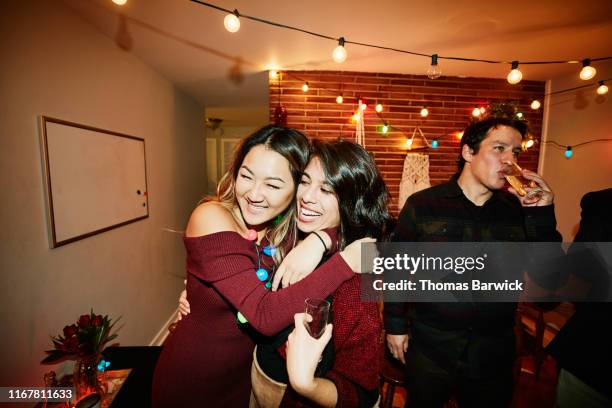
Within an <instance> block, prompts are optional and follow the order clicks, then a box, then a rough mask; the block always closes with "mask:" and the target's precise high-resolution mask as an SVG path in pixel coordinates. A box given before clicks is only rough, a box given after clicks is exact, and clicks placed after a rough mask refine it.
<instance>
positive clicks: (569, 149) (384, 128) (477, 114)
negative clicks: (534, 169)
mask: <svg viewBox="0 0 612 408" xmlns="http://www.w3.org/2000/svg"><path fill="white" fill-rule="evenodd" d="M282 74H285V75H287V76H289V77H291V78H293V79H295V80H297V81H300V82H303V85H302V91H303V92H304V93H306V92H308V90H309V83H308V81H305V80H304V79H302V78H300V77H299V76H298V75H296V74H294V73H292V72H291V71H282V72H281V71H270V78H271V79H277V80H278V81H279V85H280V78H281V76H282ZM610 80H612V78H607V79H604V80H601V81H597V82H595V83H590V84H585V85H580V86H576V87H573V88H567V89H560V90H557V91H553V92H548V93H546V94H544V95H543V96H544V97H546V96H551V95H557V94H562V93H566V92H571V91H575V90H578V89H584V88H590V87H593V86H595V85H598V87H597V89H596V92H597V94H599V95H604V94H606V93H607V92H608V86H607V85H605V83H606V82H608V81H610ZM317 89H318V90H319V91H321V90H327V91H330V94H331V92H333V91H334V90H331V89H330V88H327V87H325V86H322V85H320V84H319V85H318V87H317ZM278 97H279V98H280V89H279V95H278ZM345 102H349V103H357V104H358V106H359V108H358V109H357V110H356V112H355V113H354V114H352V116H351V120H352V121H353V122H354V123H356V124H359V123H361V121H362V120H364V119H365V114H364V111H365V110H366V108H367V105H368V103H367V102H366V100H365V99H363V98H361V97H359V96H356V97H347V98H345V97H344V96H343V95H342V84H340V95H338V96H337V97H336V103H338V104H342V103H345ZM530 107H531V109H533V110H537V109H539V108H540V107H541V103H540V101H539V100H537V99H534V100H533V101H532V102H531V104H530ZM374 110H375V111H376V114H377V116H378V119H379V120H380V121H381V122H382V123H381V125H379V126H377V129H378V132H379V133H380V134H382V135H383V136H387V135H388V134H389V132H390V131H392V130H393V131H396V132H398V133H400V134H402V135H403V136H404V137H406V140H407V141H408V140H411V137H410V135H409V132H407V131H406V130H404V129H403V128H402V127H398V126H394V125H392V124H391V123H389V121H388V120H386V119H385V118H384V116H383V115H382V112H383V110H384V106H383V104H381V103H378V101H377V102H376V105H375V108H374ZM429 113H430V112H429V109H428V108H427V107H426V106H424V107H422V108H421V110H420V111H419V115H420V116H421V118H423V119H425V118H427V116H429ZM486 113H487V108H485V107H484V106H476V107H474V109H473V110H472V112H471V114H472V117H473V118H474V119H479V118H481V117H483V115H485V114H486ZM514 115H515V117H516V118H517V119H519V120H523V119H524V113H523V112H521V111H517V112H516V113H515V114H514ZM419 130H420V129H419ZM450 134H453V135H455V136H456V139H457V140H460V139H461V136H463V132H460V131H456V132H451V133H450ZM605 141H612V139H596V140H591V141H587V142H583V143H579V144H576V145H573V146H565V145H562V144H560V143H558V142H556V141H554V140H551V141H547V142H546V143H550V144H554V145H556V146H558V147H562V148H564V149H565V157H567V158H568V159H569V158H571V157H572V155H573V148H576V147H580V146H583V145H586V144H589V143H595V142H605ZM535 142H536V141H535V139H534V138H533V136H531V135H529V136H528V138H527V139H526V140H525V142H524V144H523V147H524V149H525V150H526V149H529V148H531V147H533V146H534V145H535ZM438 146H439V142H438V139H437V138H435V139H432V141H431V142H429V143H428V144H427V147H430V148H432V149H436V148H437V147H438Z"/></svg>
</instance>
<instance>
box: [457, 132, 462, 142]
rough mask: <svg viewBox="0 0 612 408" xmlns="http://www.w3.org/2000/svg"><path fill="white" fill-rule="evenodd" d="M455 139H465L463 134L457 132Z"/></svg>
mask: <svg viewBox="0 0 612 408" xmlns="http://www.w3.org/2000/svg"><path fill="white" fill-rule="evenodd" d="M455 137H456V138H457V139H459V140H461V138H462V137H463V132H456V133H455Z"/></svg>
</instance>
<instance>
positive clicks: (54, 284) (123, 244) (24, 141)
mask: <svg viewBox="0 0 612 408" xmlns="http://www.w3.org/2000/svg"><path fill="white" fill-rule="evenodd" d="M0 8H1V9H2V10H0V15H1V17H0V19H1V21H0V41H1V43H0V50H1V51H0V53H1V54H0V55H1V59H2V63H1V64H0V73H1V75H0V90H1V100H0V115H1V118H2V120H1V121H0V187H1V188H2V200H1V201H2V204H1V212H0V225H1V229H0V231H1V232H0V235H1V238H0V242H1V249H0V267H1V274H0V288H2V289H1V290H2V293H1V297H0V310H1V311H0V313H1V316H2V320H1V322H2V329H1V330H0V331H1V333H2V335H1V336H0V338H1V339H2V343H1V351H0V356H1V358H0V361H2V370H0V373H1V374H0V386H8V385H22V386H27V385H30V386H34V385H41V384H42V375H43V372H45V371H47V370H49V369H51V368H57V367H44V366H41V365H40V364H39V361H40V360H41V359H42V358H43V357H44V353H43V351H44V350H45V349H48V348H51V347H50V346H51V341H50V338H49V335H51V334H58V333H60V331H61V330H62V328H63V327H64V325H66V324H69V323H71V322H74V321H75V320H76V319H77V318H78V316H79V315H81V314H84V313H87V312H88V311H89V309H90V308H92V307H93V308H94V311H95V312H97V313H104V314H108V315H110V316H112V317H118V316H120V315H121V316H123V317H122V320H123V323H124V327H122V329H121V330H120V332H119V338H118V341H120V343H121V344H122V345H148V344H149V343H150V342H151V340H152V339H153V338H154V336H155V335H156V334H157V332H158V330H159V329H160V328H161V326H162V325H163V323H164V322H165V321H166V320H167V319H168V317H169V316H170V315H171V313H172V312H173V311H174V310H175V309H176V299H177V295H178V293H179V291H180V289H181V288H182V287H183V282H182V281H183V276H184V251H183V246H182V242H181V238H180V235H176V234H172V233H169V232H165V231H163V230H162V228H164V227H170V228H174V229H183V228H184V226H185V224H186V220H187V217H188V215H189V212H190V210H191V209H192V208H193V206H194V204H195V203H196V202H197V201H198V200H199V198H200V197H201V196H202V195H203V194H204V191H205V183H206V177H205V165H204V153H205V152H204V145H205V143H204V124H203V115H202V112H203V108H202V107H200V106H199V105H198V104H197V103H196V102H195V101H194V100H193V99H192V98H190V97H188V96H186V95H185V94H183V93H182V92H180V91H178V90H177V89H176V87H174V86H173V85H172V84H171V83H170V82H168V81H167V80H165V79H164V78H163V77H161V76H160V75H159V74H157V73H156V72H155V71H153V70H152V69H151V68H149V67H148V66H146V65H145V64H143V63H142V62H141V61H140V60H139V59H137V58H136V57H134V56H133V55H131V54H129V53H126V52H124V51H122V50H121V49H119V48H118V47H117V46H116V45H115V44H114V43H113V42H112V40H110V39H109V38H108V37H106V36H104V35H102V34H100V33H99V32H98V31H97V30H96V29H94V28H93V27H92V26H90V25H89V24H88V23H86V22H84V21H82V20H81V19H80V18H79V17H78V16H77V15H76V14H74V13H73V12H72V11H71V10H70V9H68V8H66V6H65V5H64V4H63V3H62V2H59V1H53V2H51V1H46V0H40V1H9V2H7V1H3V2H2V5H1V6H0ZM39 115H48V116H52V117H57V118H61V119H65V120H68V121H73V122H77V123H83V124H87V125H91V126H95V127H99V128H103V129H108V130H113V131H118V132H122V133H126V134H130V135H134V136H139V137H143V138H144V139H145V140H146V142H145V143H146V158H147V178H148V180H147V181H148V189H149V205H150V216H149V218H147V219H145V220H142V221H138V222H135V223H132V224H129V225H126V226H123V227H120V228H117V229H114V230H111V231H108V232H104V233H102V234H99V235H96V236H93V237H90V238H87V239H84V240H81V241H77V242H75V243H72V244H68V245H66V246H63V247H60V248H57V249H49V243H48V239H47V226H46V214H45V199H44V190H43V177H42V168H41V155H40V144H39V132H38V128H37V118H38V116H39ZM64 368H68V367H67V366H64Z"/></svg>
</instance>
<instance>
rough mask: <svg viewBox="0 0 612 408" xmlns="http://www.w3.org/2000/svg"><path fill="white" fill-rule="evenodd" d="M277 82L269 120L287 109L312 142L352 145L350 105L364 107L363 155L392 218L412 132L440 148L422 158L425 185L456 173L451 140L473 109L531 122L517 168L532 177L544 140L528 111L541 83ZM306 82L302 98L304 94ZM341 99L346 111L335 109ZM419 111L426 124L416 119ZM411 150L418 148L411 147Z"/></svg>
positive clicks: (417, 79) (306, 75) (355, 75)
mask: <svg viewBox="0 0 612 408" xmlns="http://www.w3.org/2000/svg"><path fill="white" fill-rule="evenodd" d="M279 78H280V80H279V79H278V78H277V79H270V83H269V85H270V86H269V92H270V117H271V120H272V121H273V115H274V109H275V108H276V106H277V105H278V103H279V97H280V103H282V105H283V106H284V107H285V108H286V109H287V112H288V120H287V122H288V123H287V124H288V126H289V127H293V128H296V129H299V130H301V131H304V132H305V133H306V134H307V135H308V136H309V137H311V138H319V139H327V140H334V139H337V138H338V137H342V138H344V139H347V140H354V137H355V127H356V125H355V123H354V122H353V121H352V119H351V116H352V115H353V114H354V113H355V112H356V111H357V101H356V98H358V97H361V98H362V99H363V100H365V101H366V102H367V103H368V108H367V109H366V111H365V119H364V120H365V123H364V124H365V147H366V149H367V150H369V151H371V152H372V153H373V154H374V157H375V158H376V163H377V164H378V167H379V168H380V170H381V172H382V174H383V177H384V179H385V182H386V183H387V186H388V187H389V190H390V192H391V196H392V201H391V210H392V212H393V213H394V214H396V215H397V212H398V208H397V199H398V191H399V183H400V179H401V176H402V169H403V162H404V158H405V157H406V154H407V152H408V149H407V145H406V138H407V137H410V136H411V135H412V132H413V129H414V128H415V126H417V125H418V126H420V128H421V130H422V131H423V133H424V134H425V136H426V137H427V138H428V139H429V141H430V142H431V141H432V140H433V139H436V140H438V143H439V145H438V148H437V149H428V150H426V151H423V153H426V154H428V155H429V165H430V167H429V175H430V179H431V184H432V185H435V184H439V183H441V182H444V181H446V180H448V178H449V177H450V176H451V175H453V174H454V173H455V171H456V168H457V161H458V157H459V150H460V149H459V138H458V137H457V133H458V132H459V131H461V130H463V128H465V126H466V125H467V123H468V122H469V120H470V118H471V115H472V110H473V109H474V108H475V107H480V106H487V105H489V104H490V103H497V102H508V101H516V102H518V103H519V109H520V110H521V111H522V112H523V113H524V115H525V118H526V119H527V120H528V121H529V125H530V131H531V133H532V134H533V136H534V138H535V140H536V144H535V145H534V146H533V147H532V148H531V149H529V150H528V151H527V152H524V153H523V154H521V156H520V158H519V164H520V165H521V166H523V167H525V168H528V169H530V170H536V169H537V165H538V156H539V152H540V144H539V140H540V136H541V132H542V108H540V109H539V110H537V111H534V110H532V109H531V108H530V107H529V105H530V103H531V101H532V99H538V100H540V101H541V102H542V101H543V94H544V82H540V81H522V82H521V83H520V84H518V85H510V84H508V83H507V82H506V80H504V79H489V78H456V77H441V78H438V79H436V80H430V79H429V78H427V76H421V75H400V74H380V73H364V72H336V71H289V72H282V73H280V77H279ZM304 81H308V84H309V90H308V92H303V91H302V89H301V88H302V85H303V83H304ZM340 93H342V95H343V97H344V103H343V104H338V103H336V97H337V96H338V95H339V94H340ZM376 103H381V104H383V107H384V110H383V112H382V113H381V115H382V117H383V118H384V119H385V120H386V121H387V122H388V123H389V124H390V125H391V130H390V131H389V132H388V133H387V134H386V135H383V134H381V133H380V132H379V130H380V126H381V125H382V123H383V122H382V120H381V119H380V118H379V117H378V115H377V114H376V112H375V110H374V106H375V104H376ZM423 107H427V109H428V110H429V116H428V117H426V118H424V119H423V118H421V116H420V111H421V109H422V108H423ZM416 139H417V138H416V137H415V143H414V145H413V147H414V148H418V147H421V146H422V144H421V143H420V142H417V141H416Z"/></svg>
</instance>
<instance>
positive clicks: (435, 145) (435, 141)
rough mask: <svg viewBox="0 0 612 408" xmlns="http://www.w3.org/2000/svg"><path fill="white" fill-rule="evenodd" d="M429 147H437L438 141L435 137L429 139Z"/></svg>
mask: <svg viewBox="0 0 612 408" xmlns="http://www.w3.org/2000/svg"><path fill="white" fill-rule="evenodd" d="M431 148H432V149H437V148H438V141H437V140H436V139H434V140H432V141H431Z"/></svg>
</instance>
